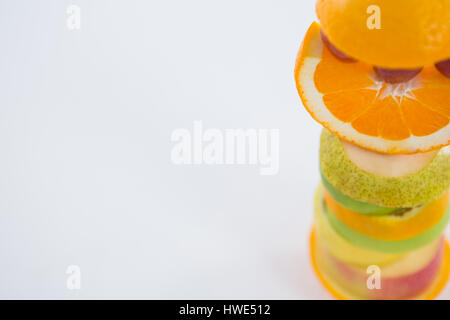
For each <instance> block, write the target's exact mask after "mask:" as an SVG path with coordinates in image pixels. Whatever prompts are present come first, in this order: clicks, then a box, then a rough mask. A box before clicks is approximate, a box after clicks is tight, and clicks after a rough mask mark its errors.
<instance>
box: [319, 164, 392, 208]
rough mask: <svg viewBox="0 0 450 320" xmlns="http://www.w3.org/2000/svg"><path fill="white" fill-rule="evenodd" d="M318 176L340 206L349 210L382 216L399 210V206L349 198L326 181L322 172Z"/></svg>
mask: <svg viewBox="0 0 450 320" xmlns="http://www.w3.org/2000/svg"><path fill="white" fill-rule="evenodd" d="M320 176H321V177H322V183H323V185H324V187H325V189H327V191H328V193H329V194H330V195H331V196H332V197H333V198H334V200H336V201H337V202H338V203H339V204H340V205H341V206H343V207H345V208H347V209H349V210H352V211H355V212H358V213H361V214H366V215H373V216H384V215H388V214H391V213H393V212H395V211H397V210H399V208H387V207H380V206H377V205H375V204H371V203H367V202H362V201H358V200H354V199H352V198H350V197H349V196H346V195H345V194H343V193H342V192H340V191H339V190H338V189H336V188H335V187H333V185H332V184H331V183H329V182H328V181H327V179H325V177H324V176H323V174H322V172H320Z"/></svg>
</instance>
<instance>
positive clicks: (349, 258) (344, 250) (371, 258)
mask: <svg viewBox="0 0 450 320" xmlns="http://www.w3.org/2000/svg"><path fill="white" fill-rule="evenodd" d="M323 189H324V188H323V187H322V186H320V187H319V188H318V190H317V192H316V198H315V203H314V223H315V227H316V230H317V236H318V237H319V238H320V241H321V244H322V245H323V246H324V247H325V248H326V249H327V251H328V252H330V253H331V254H332V255H333V256H335V257H336V258H337V259H339V260H340V261H343V262H345V263H348V264H352V265H357V266H367V265H371V264H376V265H378V266H384V265H387V264H389V263H392V262H394V261H396V260H398V259H400V258H401V257H404V256H405V253H384V252H378V251H372V250H369V249H364V248H361V247H358V246H356V245H353V244H352V243H350V242H348V241H347V240H345V239H344V238H342V237H341V236H340V235H339V234H338V233H337V232H336V231H335V230H334V229H333V227H332V226H331V225H330V223H329V222H328V220H327V218H326V216H325V214H324V204H325V202H324V198H323Z"/></svg>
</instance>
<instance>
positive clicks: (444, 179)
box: [319, 129, 450, 208]
mask: <svg viewBox="0 0 450 320" xmlns="http://www.w3.org/2000/svg"><path fill="white" fill-rule="evenodd" d="M319 158H320V168H321V170H322V174H323V176H324V177H325V179H326V180H327V181H328V182H329V183H330V184H331V185H333V186H334V187H335V189H337V190H339V191H340V192H341V193H343V194H345V195H347V196H348V197H351V198H352V199H353V200H357V201H361V202H366V203H371V204H375V205H377V206H380V207H388V208H412V207H415V206H418V205H421V204H424V203H427V202H429V201H432V200H436V199H438V198H439V197H440V196H441V195H442V194H443V193H444V192H445V191H447V189H448V188H449V187H450V154H449V153H448V152H446V150H445V148H443V149H442V150H441V151H440V152H439V153H438V154H437V155H436V156H435V157H434V158H433V160H431V162H430V163H429V164H428V165H427V166H426V167H425V168H423V169H422V170H420V171H418V172H416V173H413V174H409V175H406V176H402V177H381V176H376V175H374V174H371V173H368V172H366V171H364V170H362V169H360V168H359V167H358V166H356V165H355V164H354V163H353V162H352V161H351V160H350V159H349V158H348V157H347V154H346V153H345V150H344V148H343V147H342V144H341V142H340V140H339V138H338V137H337V136H335V135H334V134H332V133H331V132H329V131H328V130H326V129H324V130H323V131H322V136H321V138H320V154H319Z"/></svg>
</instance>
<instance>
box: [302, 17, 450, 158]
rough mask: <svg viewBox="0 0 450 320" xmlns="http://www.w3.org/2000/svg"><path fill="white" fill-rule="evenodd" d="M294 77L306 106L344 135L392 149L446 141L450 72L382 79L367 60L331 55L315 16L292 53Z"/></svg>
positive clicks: (383, 149) (429, 71)
mask: <svg viewBox="0 0 450 320" xmlns="http://www.w3.org/2000/svg"><path fill="white" fill-rule="evenodd" d="M295 80H296V84H297V90H298V92H299V94H300V97H301V99H302V102H303V104H304V106H305V108H306V109H307V110H308V112H309V113H310V114H311V115H312V117H313V118H314V119H316V120H317V121H318V122H319V123H321V124H322V125H323V126H325V127H326V128H327V129H329V130H330V131H331V132H333V133H335V134H336V135H338V136H339V137H340V138H342V139H343V140H346V141H348V142H352V143H354V144H356V145H359V146H361V147H364V148H366V149H369V150H373V151H377V152H382V153H392V154H394V153H416V152H425V151H429V150H432V149H438V148H441V147H443V146H445V145H448V144H450V125H449V123H450V120H449V117H450V78H446V77H445V76H443V75H442V74H440V73H439V72H438V71H437V70H436V69H435V68H434V67H432V66H430V67H425V68H424V69H423V70H422V71H421V72H420V73H419V74H418V75H417V76H416V77H414V78H413V79H411V80H409V81H407V82H403V83H398V84H388V83H385V82H383V81H380V80H378V79H376V77H375V73H374V71H373V68H372V66H370V65H368V64H365V63H362V62H356V63H346V62H342V61H340V60H339V59H337V58H335V57H334V56H333V55H332V53H331V52H330V51H329V50H328V49H327V48H326V47H325V46H324V45H323V43H322V40H321V38H320V26H319V24H317V23H315V22H314V23H313V24H312V25H311V26H310V27H309V29H308V32H307V33H306V36H305V39H304V41H303V43H302V45H301V47H300V51H299V53H298V56H297V60H296V66H295Z"/></svg>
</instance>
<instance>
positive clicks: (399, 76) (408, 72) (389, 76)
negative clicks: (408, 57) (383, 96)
mask: <svg viewBox="0 0 450 320" xmlns="http://www.w3.org/2000/svg"><path fill="white" fill-rule="evenodd" d="M373 69H374V71H375V74H376V75H377V77H378V78H379V79H380V80H383V81H385V82H388V83H400V82H406V81H408V80H411V79H412V78H414V77H415V76H416V75H417V74H419V72H420V71H422V68H417V69H385V68H380V67H373Z"/></svg>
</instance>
